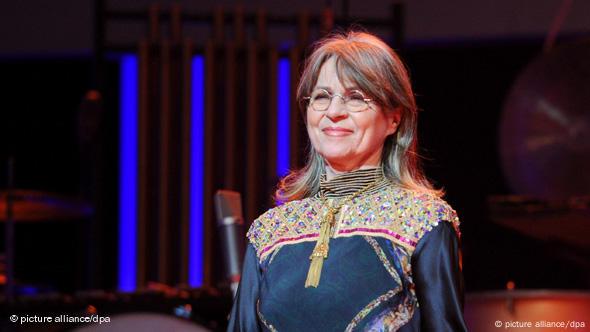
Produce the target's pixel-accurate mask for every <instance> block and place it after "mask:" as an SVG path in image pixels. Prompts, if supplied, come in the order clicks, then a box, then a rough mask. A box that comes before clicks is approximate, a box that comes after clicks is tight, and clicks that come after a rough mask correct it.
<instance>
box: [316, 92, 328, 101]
mask: <svg viewBox="0 0 590 332" xmlns="http://www.w3.org/2000/svg"><path fill="white" fill-rule="evenodd" d="M314 99H316V100H318V99H319V100H322V99H330V96H328V94H327V93H320V94H318V95H316V96H315V97H314Z"/></svg>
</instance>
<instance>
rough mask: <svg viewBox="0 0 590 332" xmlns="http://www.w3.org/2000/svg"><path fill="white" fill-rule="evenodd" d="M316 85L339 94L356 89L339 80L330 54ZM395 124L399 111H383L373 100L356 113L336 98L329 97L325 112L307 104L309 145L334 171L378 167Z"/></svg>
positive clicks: (395, 127) (397, 120)
mask: <svg viewBox="0 0 590 332" xmlns="http://www.w3.org/2000/svg"><path fill="white" fill-rule="evenodd" d="M317 88H322V89H325V90H327V91H328V92H330V93H332V94H334V93H337V94H340V95H345V93H346V92H347V91H351V90H359V89H358V88H357V87H355V86H352V85H350V84H345V85H344V86H343V85H342V82H340V81H339V80H338V75H337V74H336V61H335V59H334V58H333V57H332V58H330V59H328V60H327V61H326V62H325V63H324V64H323V66H322V68H321V70H320V74H319V77H318V81H317V83H316V86H315V88H314V90H315V89H317ZM364 94H365V96H367V94H366V93H364ZM398 123H399V112H398V111H394V112H384V111H383V110H382V109H381V108H380V107H379V106H377V105H376V104H375V103H373V102H369V109H367V110H365V111H363V112H358V113H349V112H348V111H347V110H346V106H345V105H344V101H343V100H342V98H338V97H334V98H333V99H332V103H331V104H330V106H329V107H328V109H327V110H326V111H324V112H318V111H315V110H313V109H312V108H311V106H308V107H307V133H308V135H309V139H310V141H311V144H312V145H313V147H314V148H315V150H316V151H317V152H318V153H319V154H320V155H321V156H322V157H324V159H325V160H326V162H327V163H328V165H329V166H330V167H332V169H334V170H336V171H351V170H355V169H358V168H360V167H361V166H378V165H379V162H380V160H381V151H382V149H383V143H384V142H385V138H386V137H387V136H388V135H391V134H393V133H395V131H396V129H397V125H398Z"/></svg>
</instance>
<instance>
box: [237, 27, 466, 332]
mask: <svg viewBox="0 0 590 332" xmlns="http://www.w3.org/2000/svg"><path fill="white" fill-rule="evenodd" d="M297 97H298V99H299V100H301V102H302V110H303V111H304V118H305V120H306V126H307V132H308V135H309V139H310V141H311V148H310V154H309V160H308V163H307V165H306V166H305V167H304V168H303V169H301V170H299V171H295V172H292V173H291V174H289V175H288V176H286V177H285V178H284V179H283V180H282V181H281V183H280V185H279V188H278V190H277V192H276V199H277V201H280V202H285V203H284V204H282V205H280V206H277V207H275V208H273V209H271V210H269V211H267V212H266V213H265V214H263V215H262V216H260V217H259V218H258V219H256V220H255V221H254V222H253V223H252V226H251V227H250V230H249V231H248V234H247V237H248V246H247V250H246V255H245V259H244V268H243V274H242V280H241V284H240V288H239V290H238V294H237V295H236V298H235V300H234V306H233V309H232V312H231V317H230V322H229V327H228V331H260V330H264V331H357V330H359V331H360V330H371V331H420V330H423V331H464V330H466V327H465V323H464V321H463V315H462V307H463V303H462V302H463V288H462V277H461V272H460V259H459V230H458V226H459V221H458V218H457V216H456V214H455V211H453V209H451V208H450V207H449V206H448V205H447V204H446V203H445V202H444V201H443V200H442V199H440V196H441V192H440V191H437V190H434V189H433V188H432V186H431V185H430V184H429V183H428V181H427V180H426V178H425V177H424V175H423V174H422V171H421V169H420V167H419V163H418V158H417V154H416V150H417V146H416V139H415V137H416V118H417V116H416V111H417V109H416V104H415V100H414V96H413V92H412V88H411V85H410V81H409V78H408V74H407V72H406V70H405V68H404V65H403V63H402V62H401V60H400V59H399V58H398V56H397V55H396V53H395V52H394V51H393V50H392V49H391V48H390V47H388V46H387V45H386V44H385V43H384V42H383V41H381V40H380V39H378V38H377V37H375V36H373V35H370V34H367V33H361V32H350V33H348V34H346V35H336V36H331V37H328V38H326V39H324V40H322V41H320V42H319V43H318V45H317V47H316V48H315V51H314V52H313V53H312V54H311V56H310V57H309V59H308V61H307V62H306V66H305V69H304V71H303V74H302V77H301V83H300V85H299V87H298V91H297Z"/></svg>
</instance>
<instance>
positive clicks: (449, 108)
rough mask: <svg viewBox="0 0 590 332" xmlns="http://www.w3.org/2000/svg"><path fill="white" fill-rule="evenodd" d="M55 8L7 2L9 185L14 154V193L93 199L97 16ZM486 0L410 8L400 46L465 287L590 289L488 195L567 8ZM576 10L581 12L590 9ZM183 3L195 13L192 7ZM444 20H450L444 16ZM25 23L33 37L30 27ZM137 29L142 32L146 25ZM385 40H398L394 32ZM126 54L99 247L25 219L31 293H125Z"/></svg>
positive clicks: (104, 161) (73, 232) (4, 135)
mask: <svg viewBox="0 0 590 332" xmlns="http://www.w3.org/2000/svg"><path fill="white" fill-rule="evenodd" d="M48 3H49V2H41V1H39V2H38V3H36V4H35V2H34V1H32V2H26V3H22V2H5V3H3V4H2V5H0V11H1V12H2V14H1V16H2V19H1V20H0V21H1V22H3V23H1V25H0V30H2V31H3V32H2V35H1V36H2V43H1V44H2V46H1V47H0V96H1V98H0V99H1V100H0V107H1V108H0V109H1V112H0V114H1V118H0V158H1V159H0V187H2V188H4V187H6V181H7V177H6V173H7V170H6V164H7V159H8V157H9V156H13V157H14V159H15V187H16V188H25V189H36V190H42V191H48V192H54V193H59V194H64V195H69V196H85V193H87V192H88V187H87V184H85V183H84V182H83V180H81V179H83V178H84V174H86V173H87V172H92V163H90V164H89V163H88V153H89V152H88V151H86V150H85V149H84V144H83V142H82V141H81V139H80V133H79V118H78V114H79V112H78V111H79V108H80V103H81V101H82V99H83V96H84V94H85V93H86V91H88V90H89V89H90V88H92V87H93V86H94V85H95V83H96V81H95V76H94V72H93V70H94V68H95V67H94V64H95V63H94V62H93V58H92V51H93V50H92V40H93V30H92V17H93V11H92V8H93V7H92V3H90V2H84V1H63V2H58V4H56V5H55V6H53V5H52V6H49V5H48ZM51 3H52V4H55V2H51ZM270 3H271V2H270V1H269V2H268V3H262V2H260V5H267V8H268V10H269V11H273V10H274V11H281V10H284V9H282V8H277V7H276V6H278V5H271V4H270ZM475 3H477V1H476V2H475ZM490 3H491V2H489V1H482V2H481V3H480V5H481V6H480V7H477V8H476V6H475V5H467V2H466V1H463V3H462V4H457V5H456V8H454V10H453V9H452V8H448V6H445V8H440V7H439V6H440V5H441V4H440V3H438V2H436V1H422V2H415V3H414V4H411V5H410V4H408V6H409V7H408V12H407V17H406V27H407V31H406V43H405V44H404V45H403V47H402V48H400V49H398V50H399V51H400V54H401V55H402V57H403V59H404V60H405V61H406V63H407V65H408V67H409V70H410V73H411V77H412V80H413V85H414V87H415V92H416V95H417V100H418V105H419V107H420V108H421V109H422V111H421V112H420V122H419V123H420V124H419V134H420V137H419V139H420V144H421V152H422V154H423V156H424V157H425V168H426V171H427V174H428V176H429V177H430V178H431V179H432V180H433V181H434V182H435V183H436V185H438V186H441V187H444V189H445V190H446V192H447V196H446V197H447V200H448V201H449V203H450V204H451V205H452V206H453V207H454V208H455V209H456V210H457V211H458V213H459V216H460V217H461V220H462V222H463V224H462V231H463V250H464V257H463V258H464V263H463V266H464V274H465V280H466V287H467V291H479V290H497V289H503V288H505V286H506V283H507V282H508V281H510V280H512V281H514V282H515V283H516V285H517V287H518V288H554V289H563V288H588V287H589V286H590V285H589V284H588V280H587V279H586V278H585V277H584V275H585V274H584V271H582V270H580V267H578V266H576V264H575V263H573V262H570V261H568V260H567V259H564V255H563V253H561V252H560V251H559V249H557V250H556V249H555V247H554V246H550V245H548V244H547V243H544V242H540V241H537V240H532V239H529V238H526V237H524V236H522V235H519V234H518V233H516V232H513V231H510V230H507V229H505V228H502V227H500V226H496V225H495V224H493V223H492V222H491V221H490V220H489V208H488V205H487V199H488V197H489V196H490V195H505V194H511V193H512V192H511V190H510V189H509V188H508V185H507V183H506V180H505V178H504V176H503V173H502V169H501V165H500V161H499V153H498V142H499V138H498V128H499V119H500V115H501V112H502V106H503V101H504V99H505V98H506V95H507V93H508V91H509V90H510V87H511V85H512V84H513V82H514V80H515V78H516V77H517V75H518V74H519V72H521V71H522V70H523V68H524V67H525V66H526V65H527V64H528V63H529V62H530V61H531V60H532V59H533V58H534V57H535V56H537V55H539V54H540V53H541V50H542V46H543V42H544V37H545V35H544V32H545V28H548V27H549V25H550V23H551V20H552V18H553V15H554V14H555V12H556V11H557V8H558V6H559V3H560V2H558V1H546V2H544V3H543V4H542V5H537V4H538V3H537V2H536V1H528V2H527V1H521V2H503V4H501V5H497V6H493V5H491V4H490ZM508 3H511V4H508ZM579 3H580V2H578V3H576V6H585V5H580V4H579ZM126 4H127V5H128V6H135V7H139V6H144V5H145V4H139V3H136V2H131V1H127V3H126ZM273 4H274V2H273ZM388 4H389V3H388V2H383V1H376V0H374V1H368V2H367V1H363V4H361V3H360V2H348V14H349V15H350V16H351V17H353V18H354V17H355V15H358V16H362V17H371V15H373V16H374V17H378V16H379V15H380V14H379V12H383V8H385V9H387V8H388ZM111 5H113V6H122V7H124V5H125V4H124V2H119V3H117V4H115V3H113V4H111ZM365 5H366V6H365ZM186 6H187V8H190V6H193V5H191V4H189V2H188V1H187V3H186ZM207 6H209V7H207ZM252 6H254V5H252ZM273 6H275V7H273ZM298 6H300V7H298V8H292V9H290V10H292V11H293V12H294V11H296V10H298V9H308V10H310V11H311V12H314V10H315V11H318V10H317V9H316V8H315V7H314V6H313V5H311V4H308V3H306V2H301V3H300V4H299V5H298ZM333 6H334V8H335V9H336V12H337V13H339V12H341V11H343V10H344V7H346V6H345V5H344V2H335V3H334V4H333ZM3 7H4V8H3ZM209 8H212V4H211V3H207V4H203V7H201V8H200V9H202V10H203V11H204V12H206V11H207V10H209ZM367 8H372V9H371V10H369V9H367ZM380 8H381V10H380ZM486 8H487V10H488V11H489V13H488V14H486V13H485V11H486ZM2 9H4V10H2ZM584 9H588V6H586V7H577V8H574V9H573V10H572V11H571V15H570V16H569V17H568V19H567V20H566V21H565V22H566V24H565V25H564V29H563V33H562V35H561V39H560V42H563V41H565V40H569V39H575V38H577V37H578V36H584V35H586V36H587V35H588V34H589V33H590V27H589V26H587V25H586V26H585V25H584V23H582V20H581V19H580V17H581V16H580V15H582V14H581V13H580V12H582V13H583V12H584ZM439 11H442V14H441V15H440V16H437V13H438V12H439ZM450 13H452V14H453V15H455V16H454V17H453V16H451V15H450ZM447 14H448V15H447ZM502 14H504V15H505V16H502ZM488 16H489V17H488ZM493 16H495V17H493ZM60 17H61V19H59V23H57V22H58V20H57V19H58V18H60ZM434 18H437V19H436V20H435V19H434ZM25 22H26V23H27V24H29V28H28V29H23V28H22V27H23V26H25ZM586 24H587V22H586ZM441 27H445V28H441ZM110 29H112V30H111V35H112V36H113V37H112V38H114V39H117V40H121V41H127V40H133V33H134V30H133V29H131V30H132V31H131V32H129V31H127V30H125V29H122V28H117V27H112V28H110ZM136 30H137V31H138V33H139V34H141V33H142V28H141V27H139V28H137V29H136ZM205 30H206V29H205ZM44 31H45V32H46V33H44ZM375 32H376V33H378V34H379V35H381V36H382V37H383V38H384V39H385V40H388V41H390V40H391V36H390V35H389V34H388V33H387V31H385V32H384V31H375ZM194 33H195V36H197V37H198V36H199V35H200V34H206V31H205V32H203V29H201V28H198V27H197V28H195V32H194ZM273 38H276V39H283V38H285V39H286V40H287V43H288V39H289V38H290V36H289V32H288V31H287V32H285V31H279V32H276V33H275V35H274V37H273ZM117 56H118V53H117V52H111V53H108V54H107V55H106V56H105V59H106V60H105V61H106V65H105V67H104V68H105V71H104V72H103V75H104V85H103V86H104V87H105V88H104V91H102V92H103V96H104V110H105V117H104V119H105V123H104V124H103V125H104V128H105V131H104V132H105V133H107V134H106V135H105V136H104V137H102V138H101V142H102V143H101V150H100V155H101V156H102V157H103V158H101V164H100V167H101V168H102V169H103V170H104V172H105V173H104V174H105V177H104V179H105V181H104V183H102V184H101V185H102V188H103V190H104V192H105V193H106V194H105V195H106V196H105V197H107V198H108V199H105V200H104V202H103V203H104V206H102V207H101V209H102V211H103V212H102V218H101V220H100V225H99V230H100V231H99V234H98V235H97V236H100V239H101V240H100V243H99V245H98V248H89V247H88V243H89V242H88V241H86V237H85V236H87V234H86V233H87V230H88V228H87V227H88V226H87V223H88V220H85V219H81V220H68V221H52V222H46V223H31V224H17V227H16V234H17V235H16V243H17V245H16V255H17V256H16V266H17V269H16V275H17V279H19V280H20V281H21V282H22V283H24V284H34V285H39V286H42V287H47V288H49V289H56V290H59V291H66V292H73V291H75V290H78V289H84V288H87V287H88V286H89V284H93V285H97V286H98V287H100V288H105V289H114V288H116V272H117V271H116V266H117V257H116V255H117V238H118V237H117V222H118V220H117V201H118V197H117V195H118V183H117V181H118V169H117V167H118V84H119V81H118V62H117ZM219 162H223V161H219ZM95 166H96V167H99V165H95ZM269 207H270V206H269ZM2 237H3V234H2ZM93 250H94V251H96V252H98V255H97V256H96V257H98V260H97V261H96V262H95V263H96V264H98V265H100V266H101V269H99V272H97V273H94V272H92V268H89V267H88V264H87V257H88V253H89V252H91V251H93ZM586 276H587V274H586ZM90 279H93V280H94V281H92V282H90V281H89V280H90Z"/></svg>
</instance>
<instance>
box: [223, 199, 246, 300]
mask: <svg viewBox="0 0 590 332" xmlns="http://www.w3.org/2000/svg"><path fill="white" fill-rule="evenodd" d="M215 212H216V215H217V230H218V232H219V233H220V238H221V248H222V249H221V251H222V252H223V258H224V259H223V261H224V264H225V274H226V277H227V279H228V280H229V281H230V283H231V290H232V293H233V294H234V296H235V295H236V292H237V290H238V284H239V282H240V275H241V273H242V258H243V257H244V252H245V250H244V245H245V243H246V232H245V231H244V218H243V217H242V199H241V196H240V193H238V192H235V191H230V190H218V191H217V193H215Z"/></svg>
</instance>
